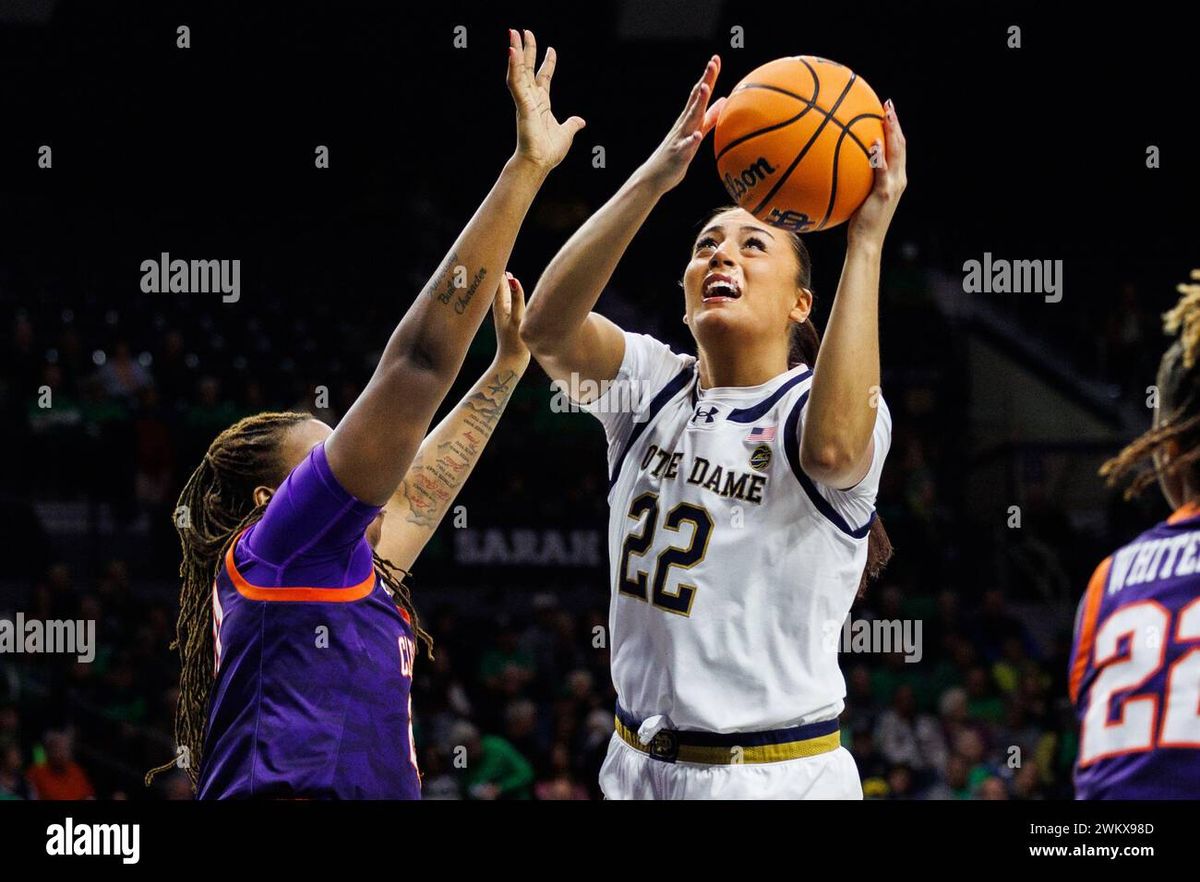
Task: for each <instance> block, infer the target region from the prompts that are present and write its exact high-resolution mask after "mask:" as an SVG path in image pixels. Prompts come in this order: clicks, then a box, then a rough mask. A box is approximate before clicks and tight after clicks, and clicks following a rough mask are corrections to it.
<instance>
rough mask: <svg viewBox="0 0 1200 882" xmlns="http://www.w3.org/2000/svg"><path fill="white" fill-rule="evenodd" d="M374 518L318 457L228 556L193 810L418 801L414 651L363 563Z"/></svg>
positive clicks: (216, 611)
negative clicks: (272, 803)
mask: <svg viewBox="0 0 1200 882" xmlns="http://www.w3.org/2000/svg"><path fill="white" fill-rule="evenodd" d="M378 512H379V508H378V507H377V506H371V505H367V504H366V503H363V502H361V501H359V500H358V499H355V498H354V497H353V496H351V495H350V494H349V493H347V492H346V491H345V490H344V489H343V488H342V487H341V485H339V484H338V482H337V480H336V479H335V478H334V476H333V473H332V472H331V471H330V468H329V463H328V461H327V460H326V458H325V448H324V445H320V444H318V445H317V446H316V447H315V448H313V450H312V452H311V453H310V454H309V456H308V457H307V458H306V459H305V460H304V461H303V462H302V463H301V464H300V465H299V466H297V467H296V468H295V469H294V470H293V471H292V473H291V474H290V475H288V477H287V479H286V480H285V481H284V482H283V484H282V485H281V486H280V487H279V490H278V491H277V492H276V494H275V495H274V497H273V498H272V499H271V502H270V504H269V505H268V506H267V510H266V513H265V514H264V515H263V518H262V520H261V521H259V522H257V523H256V524H254V525H253V526H251V527H250V528H248V529H247V530H246V531H245V532H244V533H243V534H242V535H241V536H240V537H238V539H236V540H235V541H234V543H233V544H232V546H231V547H230V549H229V552H228V553H227V554H226V557H225V560H224V562H223V563H222V565H221V567H220V568H219V570H218V573H217V578H216V580H215V582H214V585H213V624H214V637H215V651H216V679H215V682H214V683H213V688H212V692H211V697H210V700H209V711H208V725H207V730H206V734H205V739H204V753H203V757H202V759H201V766H200V786H199V797H200V798H201V799H223V798H245V797H259V798H276V799H288V798H310V799H320V798H327V799H419V798H420V795H421V783H420V775H419V773H418V771H417V763H416V755H415V752H414V749H413V742H412V726H411V704H410V699H409V693H410V689H411V686H412V666H413V661H414V658H415V656H416V641H415V635H414V633H413V628H412V626H411V624H410V622H409V621H408V616H407V614H406V613H404V612H402V611H401V610H400V609H398V608H397V607H396V605H395V604H394V603H393V602H392V600H391V597H390V596H389V594H388V592H387V590H386V589H385V588H384V586H383V584H382V583H381V582H380V581H379V579H378V578H377V576H376V573H375V569H374V564H373V563H372V554H371V547H370V545H369V543H368V542H367V540H366V538H365V535H364V534H365V531H366V528H367V525H368V524H370V522H371V521H372V520H373V519H374V518H375V516H376V515H377V514H378Z"/></svg>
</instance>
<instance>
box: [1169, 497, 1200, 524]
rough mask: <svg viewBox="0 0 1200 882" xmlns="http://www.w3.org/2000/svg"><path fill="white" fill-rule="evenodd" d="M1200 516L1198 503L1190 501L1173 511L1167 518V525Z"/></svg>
mask: <svg viewBox="0 0 1200 882" xmlns="http://www.w3.org/2000/svg"><path fill="white" fill-rule="evenodd" d="M1196 515H1200V501H1197V500H1194V499H1193V500H1192V501H1191V502H1185V503H1184V504H1183V505H1181V506H1179V508H1177V509H1175V511H1173V512H1171V516H1170V517H1169V518H1167V523H1168V524H1178V523H1179V522H1180V521H1186V520H1187V519H1188V518H1194V517H1196Z"/></svg>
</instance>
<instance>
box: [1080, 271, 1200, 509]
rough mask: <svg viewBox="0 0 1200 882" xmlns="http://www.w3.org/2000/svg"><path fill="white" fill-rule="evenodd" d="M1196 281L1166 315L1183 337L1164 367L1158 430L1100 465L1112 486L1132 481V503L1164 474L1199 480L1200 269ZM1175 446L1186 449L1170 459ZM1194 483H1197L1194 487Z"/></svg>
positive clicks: (1128, 492)
mask: <svg viewBox="0 0 1200 882" xmlns="http://www.w3.org/2000/svg"><path fill="white" fill-rule="evenodd" d="M1191 279H1192V281H1191V282H1190V283H1189V282H1184V283H1181V284H1179V285H1176V286H1175V290H1176V291H1178V292H1179V293H1180V295H1181V296H1180V298H1179V302H1178V303H1176V304H1175V306H1174V307H1173V308H1172V309H1170V310H1168V311H1167V312H1165V313H1163V332H1164V333H1166V334H1177V335H1178V339H1177V340H1175V341H1174V342H1173V343H1172V344H1171V346H1170V347H1169V348H1168V349H1167V351H1166V352H1165V353H1164V354H1163V357H1162V360H1161V361H1160V362H1159V365H1158V380H1157V382H1158V401H1157V405H1156V407H1155V412H1154V425H1153V427H1152V428H1150V429H1149V430H1147V431H1146V432H1144V433H1142V434H1141V435H1140V436H1138V437H1137V438H1135V439H1134V440H1133V441H1131V442H1130V443H1129V444H1127V445H1126V446H1125V448H1124V449H1123V450H1122V451H1121V452H1120V453H1118V454H1117V455H1116V456H1114V457H1113V458H1112V459H1110V460H1108V461H1107V462H1106V463H1104V465H1102V466H1101V467H1100V475H1101V477H1103V478H1105V479H1106V480H1107V484H1108V485H1109V486H1115V485H1117V484H1118V483H1120V482H1121V481H1122V480H1128V481H1129V483H1128V485H1127V486H1126V488H1125V498H1126V499H1132V498H1134V497H1135V496H1137V495H1138V494H1140V493H1141V492H1142V491H1143V490H1145V489H1146V487H1148V486H1149V485H1150V484H1152V483H1154V481H1155V478H1156V477H1158V475H1159V474H1160V472H1161V475H1162V477H1163V478H1164V479H1171V478H1183V477H1185V476H1186V477H1189V478H1193V479H1194V478H1195V477H1196V468H1195V467H1196V463H1197V462H1200V372H1198V371H1197V370H1196V362H1197V357H1198V356H1200V269H1194V270H1192V272H1191ZM1172 447H1176V448H1177V449H1178V450H1180V451H1182V452H1181V453H1179V455H1177V456H1172V457H1170V458H1169V459H1164V458H1163V457H1162V456H1161V454H1164V453H1167V452H1168V450H1169V449H1170V448H1172ZM1194 483H1195V482H1194V480H1193V484H1194Z"/></svg>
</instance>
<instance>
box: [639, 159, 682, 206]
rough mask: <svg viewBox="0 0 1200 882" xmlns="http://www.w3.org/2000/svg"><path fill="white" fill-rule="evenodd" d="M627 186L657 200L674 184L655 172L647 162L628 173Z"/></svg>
mask: <svg viewBox="0 0 1200 882" xmlns="http://www.w3.org/2000/svg"><path fill="white" fill-rule="evenodd" d="M627 186H629V187H630V188H631V189H634V190H640V191H642V192H643V193H645V194H646V195H647V196H649V197H651V198H653V199H656V200H657V199H660V198H661V197H663V196H665V195H666V194H667V193H668V192H670V191H671V189H672V188H673V187H674V186H675V185H674V184H672V183H671V182H670V181H669V180H668V179H667V178H666V176H664V175H663V174H661V173H659V172H656V171H655V170H654V169H653V168H652V167H651V166H650V165H649V163H644V164H642V165H640V166H638V168H637V170H636V171H634V173H633V174H632V175H630V177H629V182H628V184H627Z"/></svg>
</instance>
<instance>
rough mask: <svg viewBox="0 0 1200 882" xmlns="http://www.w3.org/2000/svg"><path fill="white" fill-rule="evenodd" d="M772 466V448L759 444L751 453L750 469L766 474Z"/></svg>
mask: <svg viewBox="0 0 1200 882" xmlns="http://www.w3.org/2000/svg"><path fill="white" fill-rule="evenodd" d="M770 465H771V448H770V447H768V446H767V445H766V444H759V445H758V446H757V447H755V448H754V450H753V451H751V453H750V468H752V469H754V471H756V472H765V471H766V470H767V467H768V466H770Z"/></svg>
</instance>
